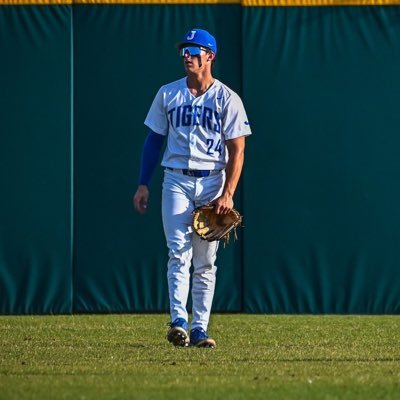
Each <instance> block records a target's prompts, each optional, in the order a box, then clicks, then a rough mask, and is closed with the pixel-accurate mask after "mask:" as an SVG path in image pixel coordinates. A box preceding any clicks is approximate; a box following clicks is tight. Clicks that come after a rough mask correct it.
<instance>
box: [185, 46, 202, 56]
mask: <svg viewBox="0 0 400 400" xmlns="http://www.w3.org/2000/svg"><path fill="white" fill-rule="evenodd" d="M186 53H188V54H189V55H190V56H198V55H200V54H201V48H200V47H196V46H188V47H182V49H181V51H180V55H181V57H184V56H185V54H186Z"/></svg>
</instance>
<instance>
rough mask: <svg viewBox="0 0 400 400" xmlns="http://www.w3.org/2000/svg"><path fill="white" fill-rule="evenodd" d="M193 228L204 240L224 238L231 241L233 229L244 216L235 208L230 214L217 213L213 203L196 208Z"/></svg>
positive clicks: (226, 241)
mask: <svg viewBox="0 0 400 400" xmlns="http://www.w3.org/2000/svg"><path fill="white" fill-rule="evenodd" d="M192 214H193V223H192V226H193V230H194V231H195V232H196V233H197V234H198V235H199V236H200V237H201V238H202V239H204V240H207V241H209V242H213V241H214V240H221V239H224V240H225V243H228V242H229V236H230V233H231V231H232V230H234V232H235V239H236V238H237V237H236V227H237V226H239V225H240V224H241V222H242V216H241V215H240V214H239V213H238V211H237V210H235V209H234V208H233V209H232V210H231V211H230V212H229V213H228V214H216V213H215V208H214V206H213V205H204V206H201V207H198V208H196V209H195V210H194V211H193V212H192Z"/></svg>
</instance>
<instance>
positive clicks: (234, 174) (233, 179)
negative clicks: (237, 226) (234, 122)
mask: <svg viewBox="0 0 400 400" xmlns="http://www.w3.org/2000/svg"><path fill="white" fill-rule="evenodd" d="M225 145H226V147H227V150H228V155H229V158H228V162H227V165H226V168H225V172H226V180H225V185H224V189H223V191H222V194H221V196H220V197H218V198H217V199H215V200H214V201H213V202H212V204H214V205H215V212H216V213H217V214H227V213H228V212H229V211H230V210H232V208H233V195H234V194H235V190H236V187H237V184H238V182H239V179H240V175H241V174H242V169H243V163H244V148H245V136H240V137H237V138H234V139H230V140H227V141H226V142H225Z"/></svg>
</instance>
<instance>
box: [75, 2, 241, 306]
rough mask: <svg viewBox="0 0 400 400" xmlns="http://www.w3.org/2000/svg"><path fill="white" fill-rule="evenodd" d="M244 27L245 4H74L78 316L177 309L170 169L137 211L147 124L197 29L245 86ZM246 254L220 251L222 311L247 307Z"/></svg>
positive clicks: (223, 73) (230, 79)
mask: <svg viewBox="0 0 400 400" xmlns="http://www.w3.org/2000/svg"><path fill="white" fill-rule="evenodd" d="M240 21H241V19H240V7H239V6H218V7H217V6H192V5H188V6H168V7H165V6H121V5H115V6H101V5H99V6H85V5H82V6H75V7H74V49H75V69H74V76H75V86H74V93H75V126H74V131H75V139H74V143H75V152H74V168H75V192H74V199H75V223H74V225H75V234H74V250H75V258H74V311H78V312H97V311H100V312H112V311H114V312H123V311H168V310H169V305H168V292H167V279H166V272H167V271H166V264H167V247H166V243H165V239H164V234H163V230H162V224H161V205H160V198H161V181H162V171H161V168H159V169H158V171H157V174H156V176H155V177H154V178H153V181H152V184H151V188H150V196H151V197H150V208H149V213H148V215H146V216H140V215H138V214H136V213H135V212H134V210H133V208H132V196H133V194H134V192H135V190H136V187H137V178H138V172H139V170H138V168H139V163H140V153H141V149H142V144H143V141H144V138H145V136H146V135H147V132H148V130H147V128H146V127H145V126H144V125H143V121H144V119H145V117H146V114H147V111H148V109H149V107H150V105H151V102H152V100H153V98H154V96H155V94H156V93H157V91H158V89H159V87H160V86H161V85H163V84H165V83H168V82H171V81H174V80H176V79H179V78H181V77H183V76H184V69H183V65H182V61H181V60H180V58H179V57H178V52H177V49H176V48H175V47H174V46H175V44H176V43H178V42H179V41H180V40H181V38H182V36H183V34H184V33H185V32H186V31H187V30H189V29H190V28H191V27H193V26H196V25H199V26H203V27H205V28H206V29H209V30H210V31H212V32H215V34H216V35H217V37H218V39H219V44H220V48H221V54H220V55H219V57H218V62H217V64H216V70H215V73H216V75H217V76H218V77H219V78H220V79H221V80H224V81H225V82H226V83H227V84H229V85H231V86H232V87H233V88H235V90H239V89H240V84H241V80H240V73H241V70H240V68H241V65H240V63H238V62H237V61H238V59H239V57H240V45H241V37H240V30H238V26H240ZM232 60H235V62H232ZM239 197H240V196H239ZM238 252H240V246H237V247H234V246H230V247H228V248H226V249H221V250H220V258H219V264H218V265H219V267H220V268H219V273H218V283H217V291H216V295H215V302H214V308H215V309H216V310H224V311H238V310H240V308H241V301H242V299H241V281H240V274H241V270H240V266H241V256H240V254H238ZM232 288H233V289H234V290H232Z"/></svg>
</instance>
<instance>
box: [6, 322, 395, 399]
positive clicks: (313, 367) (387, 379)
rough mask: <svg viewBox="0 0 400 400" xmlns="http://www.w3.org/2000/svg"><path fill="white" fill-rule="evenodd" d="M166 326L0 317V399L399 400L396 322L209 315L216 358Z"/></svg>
mask: <svg viewBox="0 0 400 400" xmlns="http://www.w3.org/2000/svg"><path fill="white" fill-rule="evenodd" d="M167 322H168V316H167V315H166V314H165V315H160V314H156V315H75V316H32V317H31V316H20V317H16V316H10V317H8V316H3V317H0V357H1V360H0V399H7V400H9V399H18V400H19V399H40V400H46V399H74V400H79V399H82V400H83V399H95V400H101V399H202V400H209V399H222V398H224V399H225V398H226V399H296V400H300V399H307V400H310V399H326V400H333V399H351V400H353V399H360V400H361V399H362V400H369V399H371V400H377V399H400V346H399V339H400V316H289V315H281V316H277V315H242V314H236V315H231V314H222V315H213V316H212V320H211V324H210V329H209V332H210V334H211V335H212V336H213V337H214V338H215V339H216V341H217V345H218V348H217V349H197V348H174V347H173V346H171V345H170V344H169V343H168V342H167V341H166V340H165V333H166V330H167V326H166V323H167Z"/></svg>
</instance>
